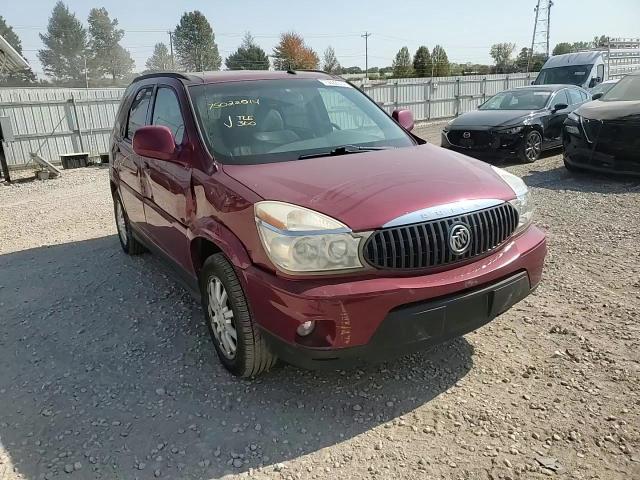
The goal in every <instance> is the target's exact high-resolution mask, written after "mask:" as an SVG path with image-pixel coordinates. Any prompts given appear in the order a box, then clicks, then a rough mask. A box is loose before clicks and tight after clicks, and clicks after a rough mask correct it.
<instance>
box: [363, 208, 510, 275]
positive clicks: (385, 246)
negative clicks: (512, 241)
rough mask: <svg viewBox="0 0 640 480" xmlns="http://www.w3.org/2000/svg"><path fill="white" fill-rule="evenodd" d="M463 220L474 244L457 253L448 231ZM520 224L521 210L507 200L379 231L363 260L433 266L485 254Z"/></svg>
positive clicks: (390, 265) (391, 266)
mask: <svg viewBox="0 0 640 480" xmlns="http://www.w3.org/2000/svg"><path fill="white" fill-rule="evenodd" d="M458 223H464V224H466V225H467V226H468V227H469V231H470V232H471V245H470V246H469V248H468V249H467V250H466V251H465V252H464V253H462V254H460V255H457V254H456V253H454V252H453V251H452V249H451V247H450V246H449V231H450V229H451V227H452V226H453V225H456V224H458ZM517 225H518V212H517V211H516V209H515V208H514V207H513V206H512V205H511V204H510V203H508V202H505V203H502V204H500V205H497V206H494V207H490V208H485V209H483V210H478V211H475V212H470V213H465V214H458V215H455V216H451V217H446V218H441V219H437V220H430V221H427V222H421V223H414V224H410V225H401V226H397V227H389V228H384V229H381V230H377V231H375V232H373V233H372V234H371V236H370V237H369V238H368V239H367V242H366V244H365V246H364V248H363V250H362V252H363V256H364V259H365V260H366V261H367V262H368V263H369V264H370V265H372V266H374V267H376V268H380V269H390V270H408V269H420V268H432V267H439V266H442V265H448V264H451V263H455V262H459V261H461V260H466V259H469V258H473V257H475V256H478V255H483V254H485V253H488V252H490V251H492V250H495V249H496V248H497V247H498V246H500V245H501V244H502V243H504V242H505V241H506V240H507V239H508V238H509V237H510V236H511V235H512V234H513V232H514V230H515V229H516V227H517Z"/></svg>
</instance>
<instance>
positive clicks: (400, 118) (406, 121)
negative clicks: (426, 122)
mask: <svg viewBox="0 0 640 480" xmlns="http://www.w3.org/2000/svg"><path fill="white" fill-rule="evenodd" d="M391 117H392V118H393V119H394V120H395V121H396V122H398V123H399V124H400V126H401V127H402V128H404V129H405V130H407V131H408V132H410V131H411V130H413V127H414V126H415V122H414V121H413V112H412V111H411V110H401V109H397V110H394V111H393V113H392V114H391Z"/></svg>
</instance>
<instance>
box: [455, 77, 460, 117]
mask: <svg viewBox="0 0 640 480" xmlns="http://www.w3.org/2000/svg"><path fill="white" fill-rule="evenodd" d="M455 95H456V117H457V116H458V115H460V79H459V78H456V93H455Z"/></svg>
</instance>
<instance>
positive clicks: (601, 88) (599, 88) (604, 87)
mask: <svg viewBox="0 0 640 480" xmlns="http://www.w3.org/2000/svg"><path fill="white" fill-rule="evenodd" d="M614 85H615V83H612V82H608V83H600V84H598V85H596V86H595V87H593V88H592V89H591V95H595V94H596V93H603V94H604V93H607V92H608V91H609V90H611V89H612V88H613V86H614Z"/></svg>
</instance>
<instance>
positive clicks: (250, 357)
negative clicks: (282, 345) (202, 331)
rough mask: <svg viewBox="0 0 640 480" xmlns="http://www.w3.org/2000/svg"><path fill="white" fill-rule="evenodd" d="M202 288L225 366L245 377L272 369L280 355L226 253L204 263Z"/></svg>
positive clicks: (203, 299)
mask: <svg viewBox="0 0 640 480" xmlns="http://www.w3.org/2000/svg"><path fill="white" fill-rule="evenodd" d="M200 291H201V293H202V309H203V310H204V314H205V318H206V321H207V327H208V328H209V334H210V335H211V340H212V341H213V345H214V347H215V349H216V352H217V353H218V358H220V362H222V364H223V365H224V366H225V368H226V369H227V370H229V371H230V372H231V373H233V374H234V375H236V376H238V377H242V378H250V377H255V376H256V375H258V374H260V373H262V372H264V371H266V370H269V369H270V368H271V367H272V366H273V365H274V364H275V363H276V361H277V358H276V356H275V355H273V354H272V353H271V351H270V350H269V347H268V346H267V344H266V342H265V341H264V338H262V335H261V334H260V330H259V329H258V328H257V326H256V325H255V323H254V321H253V319H252V318H251V312H250V311H249V305H248V302H247V300H246V298H245V295H244V292H243V290H242V286H241V285H240V281H239V280H238V277H237V276H236V273H235V271H234V269H233V266H232V265H231V263H229V261H228V260H227V259H226V258H225V257H224V255H223V254H221V253H217V254H215V255H212V256H211V257H209V258H208V259H207V260H206V261H205V262H204V265H203V267H202V272H201V274H200Z"/></svg>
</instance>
